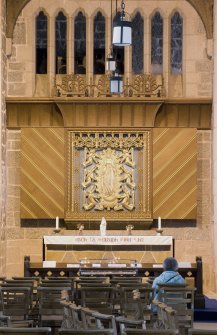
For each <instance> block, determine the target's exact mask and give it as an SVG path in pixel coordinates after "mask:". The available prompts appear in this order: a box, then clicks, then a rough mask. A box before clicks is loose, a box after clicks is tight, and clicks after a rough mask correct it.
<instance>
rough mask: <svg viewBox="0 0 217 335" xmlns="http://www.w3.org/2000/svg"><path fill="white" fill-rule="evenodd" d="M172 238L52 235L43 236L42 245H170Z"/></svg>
mask: <svg viewBox="0 0 217 335" xmlns="http://www.w3.org/2000/svg"><path fill="white" fill-rule="evenodd" d="M172 240H173V238H172V236H158V235H156V236H142V235H139V236H136V235H131V236H126V235H125V236H117V235H108V236H99V235H72V236H68V235H57V236H55V235H53V236H44V244H45V245H50V244H56V245H79V244H80V245H169V246H171V245H172Z"/></svg>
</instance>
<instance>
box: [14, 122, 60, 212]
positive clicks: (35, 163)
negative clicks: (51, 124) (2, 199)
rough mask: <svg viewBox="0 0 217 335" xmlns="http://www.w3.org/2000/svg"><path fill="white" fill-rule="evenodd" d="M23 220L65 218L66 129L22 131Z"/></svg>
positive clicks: (30, 129) (31, 129) (29, 129)
mask: <svg viewBox="0 0 217 335" xmlns="http://www.w3.org/2000/svg"><path fill="white" fill-rule="evenodd" d="M20 196H21V218H40V219H44V218H55V217H56V216H59V217H64V129H63V128H55V129H54V128H28V129H22V131H21V194H20Z"/></svg>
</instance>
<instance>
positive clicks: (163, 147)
mask: <svg viewBox="0 0 217 335" xmlns="http://www.w3.org/2000/svg"><path fill="white" fill-rule="evenodd" d="M64 147H65V145H64V128H23V129H22V131H21V218H32V219H33V218H34V219H36V218H39V219H46V218H54V217H55V216H59V217H61V218H64V180H65V172H64V171H65V168H64V162H65V158H64V150H65V148H64ZM196 174H197V146H196V129H183V128H182V129H181V128H179V129H178V128H154V129H153V218H157V217H158V216H161V217H162V218H165V219H195V218H196V192H197V186H196V185H197V183H196Z"/></svg>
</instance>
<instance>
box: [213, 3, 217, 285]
mask: <svg viewBox="0 0 217 335" xmlns="http://www.w3.org/2000/svg"><path fill="white" fill-rule="evenodd" d="M213 20H214V35H213V44H214V52H213V61H214V69H213V113H212V132H213V138H212V147H213V153H212V154H213V155H212V174H213V183H212V187H213V248H214V250H213V258H214V266H213V270H214V273H215V291H217V0H214V9H213Z"/></svg>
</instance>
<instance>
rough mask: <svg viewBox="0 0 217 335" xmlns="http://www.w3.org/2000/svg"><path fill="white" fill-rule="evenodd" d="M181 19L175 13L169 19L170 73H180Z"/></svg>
mask: <svg viewBox="0 0 217 335" xmlns="http://www.w3.org/2000/svg"><path fill="white" fill-rule="evenodd" d="M182 40H183V19H182V17H181V15H180V14H179V13H178V12H176V13H175V14H174V15H173V17H172V18H171V54H170V66H171V73H173V74H179V73H182V45H183V43H182Z"/></svg>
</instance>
